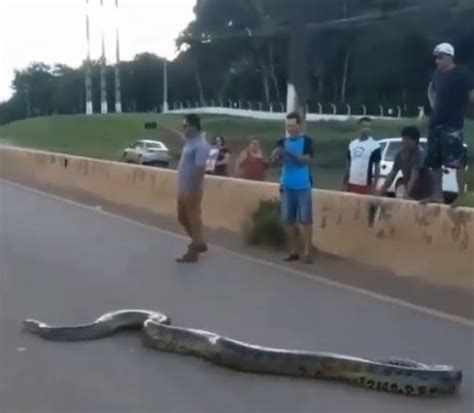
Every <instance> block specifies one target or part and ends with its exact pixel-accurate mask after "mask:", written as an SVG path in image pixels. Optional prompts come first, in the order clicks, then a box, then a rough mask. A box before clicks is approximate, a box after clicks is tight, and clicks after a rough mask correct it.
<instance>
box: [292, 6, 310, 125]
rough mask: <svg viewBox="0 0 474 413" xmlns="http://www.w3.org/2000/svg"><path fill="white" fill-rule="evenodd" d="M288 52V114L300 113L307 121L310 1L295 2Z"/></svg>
mask: <svg viewBox="0 0 474 413" xmlns="http://www.w3.org/2000/svg"><path fill="white" fill-rule="evenodd" d="M293 4H294V8H293V16H292V21H291V30H290V39H289V50H288V92H287V106H286V110H287V113H290V112H298V113H299V114H300V115H301V117H302V119H306V103H307V100H308V97H309V87H310V85H309V81H308V71H307V56H308V31H307V23H308V21H307V15H308V9H309V2H308V0H294V1H293Z"/></svg>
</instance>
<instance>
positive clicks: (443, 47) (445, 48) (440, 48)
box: [433, 43, 454, 57]
mask: <svg viewBox="0 0 474 413" xmlns="http://www.w3.org/2000/svg"><path fill="white" fill-rule="evenodd" d="M433 54H434V55H435V56H439V55H441V54H445V55H448V56H453V57H454V47H453V46H452V45H451V44H449V43H440V44H439V45H437V46H436V47H435V48H434V50H433Z"/></svg>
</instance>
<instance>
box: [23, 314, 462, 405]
mask: <svg viewBox="0 0 474 413" xmlns="http://www.w3.org/2000/svg"><path fill="white" fill-rule="evenodd" d="M23 326H24V328H25V330H27V331H28V332H30V333H32V334H36V335H38V336H40V337H42V338H44V339H46V340H53V341H81V340H94V339H99V338H104V337H107V336H110V335H113V334H114V333H117V332H118V331H120V330H128V329H133V330H142V333H143V334H142V335H143V343H144V344H145V345H146V346H148V347H151V348H154V349H157V350H160V351H164V352H171V353H179V354H184V355H189V356H195V357H200V358H202V359H205V360H207V361H209V362H212V363H214V364H216V365H219V366H222V367H227V368H231V369H234V370H239V371H244V372H251V373H263V374H275V375H286V376H296V377H305V378H316V379H327V380H335V381H341V382H346V383H350V384H354V385H358V386H362V387H366V388H369V389H372V390H378V391H384V392H389V393H396V394H404V395H419V396H435V395H449V394H453V393H456V392H457V391H458V389H459V387H460V385H461V381H462V371H461V370H459V369H455V368H453V367H451V366H443V365H440V366H438V365H433V366H432V365H425V364H421V363H417V362H413V361H406V360H395V359H393V360H371V359H366V358H358V357H349V356H345V355H342V354H336V353H322V352H309V351H299V350H283V349H276V348H268V347H260V346H255V345H250V344H247V343H243V342H239V341H236V340H233V339H230V338H226V337H222V336H219V335H217V334H214V333H210V332H207V331H201V330H195V329H190V328H180V327H175V326H172V325H171V321H170V319H169V318H168V317H167V316H166V315H164V314H162V313H160V312H155V311H147V310H121V311H116V312H111V313H107V314H105V315H103V316H102V317H100V318H98V319H97V320H96V321H94V322H92V323H90V324H85V325H77V326H71V327H59V326H50V325H48V324H45V323H43V322H40V321H37V320H31V319H29V320H25V321H24V322H23Z"/></svg>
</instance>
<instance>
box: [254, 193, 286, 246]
mask: <svg viewBox="0 0 474 413" xmlns="http://www.w3.org/2000/svg"><path fill="white" fill-rule="evenodd" d="M247 242H248V243H249V244H251V245H263V246H270V247H283V246H285V245H286V242H287V234H286V231H285V228H284V226H283V225H282V223H281V213H280V202H279V201H278V200H267V201H262V202H261V203H260V205H259V207H258V208H257V210H256V211H255V212H254V213H253V215H252V221H251V223H250V226H249V229H248V231H247Z"/></svg>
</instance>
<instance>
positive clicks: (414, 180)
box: [378, 126, 433, 200]
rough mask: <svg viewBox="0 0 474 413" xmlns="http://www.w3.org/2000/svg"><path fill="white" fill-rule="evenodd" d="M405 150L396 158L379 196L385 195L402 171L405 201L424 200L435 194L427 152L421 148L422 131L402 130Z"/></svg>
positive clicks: (415, 129) (411, 128)
mask: <svg viewBox="0 0 474 413" xmlns="http://www.w3.org/2000/svg"><path fill="white" fill-rule="evenodd" d="M402 140H403V148H402V150H401V151H400V152H398V153H397V155H396V156H395V162H394V164H393V168H392V170H391V171H390V174H389V175H388V177H387V180H386V181H385V183H384V184H383V186H382V188H381V189H380V191H378V195H383V194H385V193H386V192H387V190H388V188H390V186H391V185H392V183H393V181H394V180H395V178H396V176H397V174H398V172H399V171H402V175H403V178H402V179H403V184H404V187H405V196H404V198H405V199H415V200H422V199H426V198H427V197H429V196H430V195H431V194H432V192H433V175H432V173H431V171H430V169H429V168H428V167H427V166H425V152H424V151H423V149H422V148H421V147H420V146H419V142H420V131H419V129H418V128H417V127H416V126H407V127H406V128H404V129H403V130H402Z"/></svg>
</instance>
